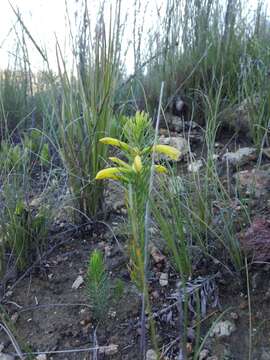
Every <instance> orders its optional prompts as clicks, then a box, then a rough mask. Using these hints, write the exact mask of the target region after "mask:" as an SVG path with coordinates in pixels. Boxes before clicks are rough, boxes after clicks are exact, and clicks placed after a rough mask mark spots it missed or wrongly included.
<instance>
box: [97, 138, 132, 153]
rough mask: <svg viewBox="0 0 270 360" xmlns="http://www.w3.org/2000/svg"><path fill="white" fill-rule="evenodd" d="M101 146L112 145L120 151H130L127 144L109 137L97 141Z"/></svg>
mask: <svg viewBox="0 0 270 360" xmlns="http://www.w3.org/2000/svg"><path fill="white" fill-rule="evenodd" d="M99 142H101V143H102V144H106V145H112V146H116V147H119V148H120V149H123V150H127V151H130V147H129V145H128V144H127V143H125V142H123V141H120V140H118V139H115V138H111V137H104V138H102V139H100V140H99Z"/></svg>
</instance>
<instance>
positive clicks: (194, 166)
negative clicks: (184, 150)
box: [188, 160, 203, 173]
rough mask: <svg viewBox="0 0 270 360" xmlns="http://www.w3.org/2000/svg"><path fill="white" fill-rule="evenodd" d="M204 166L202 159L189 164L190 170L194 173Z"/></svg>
mask: <svg viewBox="0 0 270 360" xmlns="http://www.w3.org/2000/svg"><path fill="white" fill-rule="evenodd" d="M202 166H203V162H202V160H197V161H193V162H191V163H190V164H189V165H188V171H189V172H192V173H197V172H198V171H199V170H200V168H201V167H202Z"/></svg>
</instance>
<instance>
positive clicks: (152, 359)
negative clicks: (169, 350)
mask: <svg viewBox="0 0 270 360" xmlns="http://www.w3.org/2000/svg"><path fill="white" fill-rule="evenodd" d="M157 359H158V356H157V353H156V352H155V350H153V349H149V350H147V352H146V360H157Z"/></svg>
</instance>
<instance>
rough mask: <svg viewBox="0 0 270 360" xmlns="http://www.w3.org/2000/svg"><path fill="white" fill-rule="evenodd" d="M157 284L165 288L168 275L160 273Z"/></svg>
mask: <svg viewBox="0 0 270 360" xmlns="http://www.w3.org/2000/svg"><path fill="white" fill-rule="evenodd" d="M159 284H160V286H167V285H168V274H167V273H161V274H160V277H159Z"/></svg>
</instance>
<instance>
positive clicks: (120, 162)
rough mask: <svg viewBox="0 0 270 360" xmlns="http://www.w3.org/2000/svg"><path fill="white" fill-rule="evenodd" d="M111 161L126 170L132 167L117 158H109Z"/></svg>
mask: <svg viewBox="0 0 270 360" xmlns="http://www.w3.org/2000/svg"><path fill="white" fill-rule="evenodd" d="M109 159H110V160H111V161H112V162H114V163H115V164H117V165H119V166H123V167H124V168H127V169H130V165H128V164H127V163H126V162H125V161H123V160H121V159H119V158H117V157H109Z"/></svg>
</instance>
